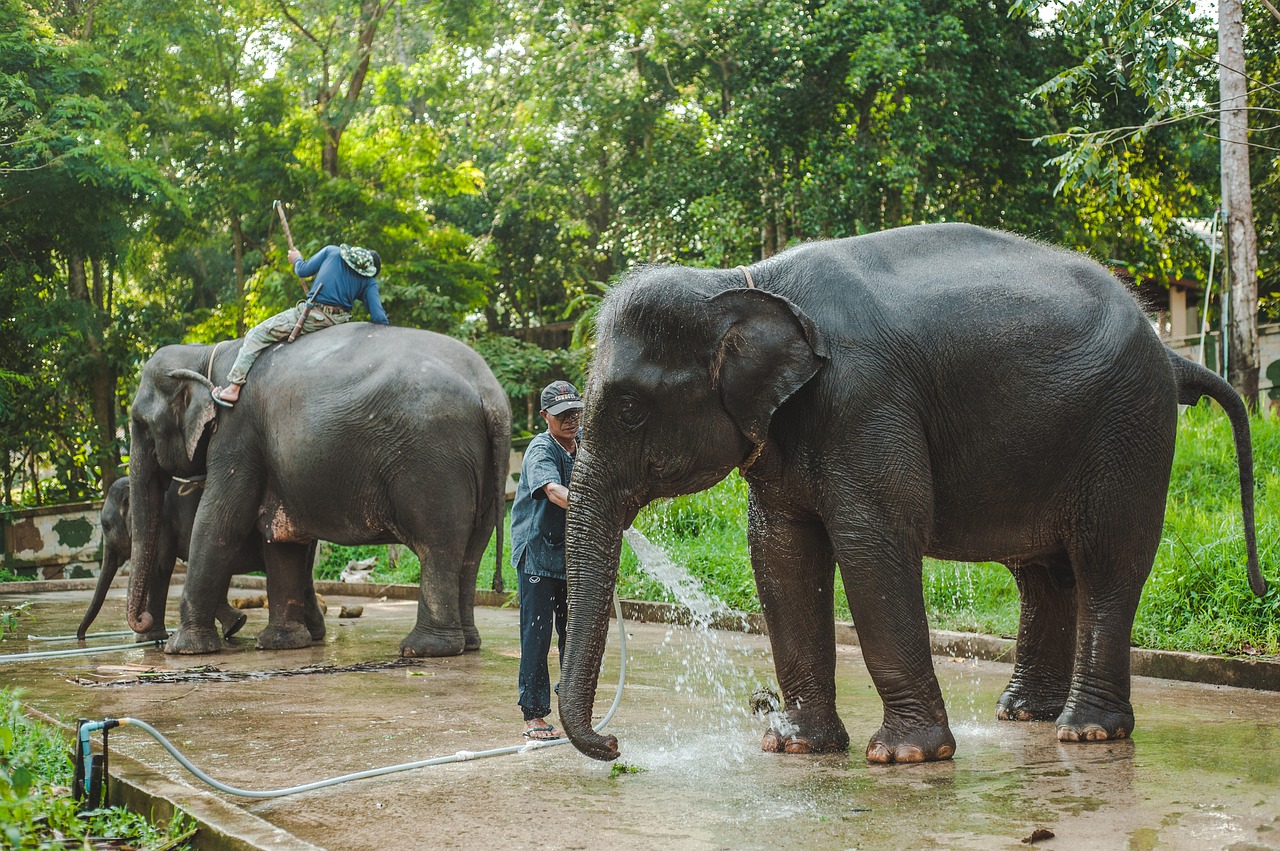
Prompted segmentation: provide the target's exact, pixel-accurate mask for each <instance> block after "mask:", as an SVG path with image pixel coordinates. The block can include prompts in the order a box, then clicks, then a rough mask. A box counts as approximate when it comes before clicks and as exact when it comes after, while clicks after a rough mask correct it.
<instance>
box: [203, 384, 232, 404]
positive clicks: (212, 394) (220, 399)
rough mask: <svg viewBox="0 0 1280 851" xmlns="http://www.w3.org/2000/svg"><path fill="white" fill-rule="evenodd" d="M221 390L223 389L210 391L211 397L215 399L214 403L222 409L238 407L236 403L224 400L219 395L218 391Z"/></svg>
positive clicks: (218, 388) (217, 388)
mask: <svg viewBox="0 0 1280 851" xmlns="http://www.w3.org/2000/svg"><path fill="white" fill-rule="evenodd" d="M221 389H222V388H221V387H215V388H213V389H212V390H210V391H209V395H210V396H212V397H213V401H215V402H217V403H218V404H219V405H221V406H222V407H224V408H234V407H235V406H236V403H235V402H228V401H227V400H226V399H223V398H222V397H221V396H219V395H218V391H219V390H221Z"/></svg>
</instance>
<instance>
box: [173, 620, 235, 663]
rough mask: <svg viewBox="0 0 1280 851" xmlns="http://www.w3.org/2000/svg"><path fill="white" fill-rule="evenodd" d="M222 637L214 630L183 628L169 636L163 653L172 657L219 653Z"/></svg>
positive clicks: (207, 628)
mask: <svg viewBox="0 0 1280 851" xmlns="http://www.w3.org/2000/svg"><path fill="white" fill-rule="evenodd" d="M221 650H222V636H221V635H219V634H218V631H217V630H216V629H212V628H209V627H205V628H198V627H193V626H184V627H182V628H181V629H179V630H178V631H177V632H175V633H174V634H173V635H171V636H169V643H168V644H166V645H165V646H164V652H165V653H169V654H174V655H183V656H198V655H200V654H202V653H219V652H221Z"/></svg>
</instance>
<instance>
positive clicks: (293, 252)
mask: <svg viewBox="0 0 1280 851" xmlns="http://www.w3.org/2000/svg"><path fill="white" fill-rule="evenodd" d="M301 259H302V252H301V251H299V250H298V249H296V248H290V249H289V263H290V264H293V263H297V262H298V261H299V260H301Z"/></svg>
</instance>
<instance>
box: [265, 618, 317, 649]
mask: <svg viewBox="0 0 1280 851" xmlns="http://www.w3.org/2000/svg"><path fill="white" fill-rule="evenodd" d="M311 641H312V638H311V630H309V629H307V627H306V626H305V625H303V624H300V623H293V624H283V625H280V624H273V625H271V626H268V627H267V628H266V629H264V630H263V631H262V632H260V633H258V640H257V642H256V643H255V644H254V647H255V648H257V649H258V650H301V649H302V648H304V647H310V646H311Z"/></svg>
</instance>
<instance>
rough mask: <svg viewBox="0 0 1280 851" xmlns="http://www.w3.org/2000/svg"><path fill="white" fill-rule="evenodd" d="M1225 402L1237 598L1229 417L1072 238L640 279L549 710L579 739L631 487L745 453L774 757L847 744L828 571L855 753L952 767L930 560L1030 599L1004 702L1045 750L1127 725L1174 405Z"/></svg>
mask: <svg viewBox="0 0 1280 851" xmlns="http://www.w3.org/2000/svg"><path fill="white" fill-rule="evenodd" d="M1204 395H1208V396H1210V397H1212V398H1213V399H1215V400H1216V401H1218V402H1219V403H1221V404H1222V406H1223V407H1224V408H1225V409H1226V411H1227V413H1228V415H1229V417H1230V420H1231V424H1232V428H1233V432H1234V437H1235V441H1236V446H1237V460H1238V464H1239V470H1240V480H1241V492H1242V497H1243V510H1244V517H1245V526H1244V532H1245V540H1246V543H1247V547H1248V572H1249V579H1250V583H1251V585H1252V587H1253V589H1254V591H1255V592H1256V593H1258V594H1262V593H1263V592H1264V591H1265V587H1266V586H1265V582H1264V581H1263V579H1262V576H1261V573H1260V571H1259V568H1258V562H1257V548H1256V543H1255V540H1254V528H1253V514H1252V512H1253V485H1252V481H1253V480H1252V456H1251V451H1252V450H1251V445H1250V438H1249V430H1248V419H1247V412H1246V410H1245V407H1244V405H1243V403H1242V401H1241V399H1240V398H1239V396H1238V395H1237V394H1236V393H1235V392H1234V391H1233V390H1232V389H1231V388H1230V386H1229V385H1227V384H1226V383H1225V382H1224V381H1223V380H1222V379H1221V378H1220V377H1218V376H1217V375H1215V374H1214V373H1212V372H1210V371H1209V370H1206V369H1204V368H1203V367H1200V366H1198V365H1196V364H1194V363H1191V362H1190V361H1187V360H1185V359H1183V358H1181V357H1179V356H1177V355H1175V354H1173V353H1172V352H1170V351H1169V350H1168V349H1166V348H1165V346H1164V345H1162V344H1161V342H1160V340H1159V339H1158V337H1157V335H1156V333H1155V331H1154V329H1153V328H1152V325H1151V323H1150V322H1149V321H1148V320H1147V318H1146V317H1145V316H1144V315H1143V313H1142V311H1141V309H1140V308H1139V306H1138V305H1137V303H1136V302H1135V300H1134V299H1133V297H1132V296H1131V295H1130V293H1129V292H1128V291H1126V289H1125V287H1124V286H1123V284H1121V283H1120V282H1119V281H1118V280H1117V279H1116V278H1115V277H1114V276H1113V275H1112V274H1111V273H1110V272H1109V271H1108V270H1106V269H1105V268H1103V267H1102V266H1100V265H1099V264H1098V263H1095V262H1093V261H1092V260H1090V259H1088V258H1086V257H1083V256H1081V255H1078V254H1074V253H1070V252H1066V251H1063V250H1059V249H1055V248H1051V247H1047V246H1044V245H1041V244H1037V243H1035V242H1032V241H1029V240H1026V239H1023V238H1020V237H1017V236H1014V235H1010V234H1006V233H1001V232H996V231H991V230H985V229H982V228H978V227H974V226H969V225H962V224H939V225H920V226H914V227H909V228H902V229H898V230H891V231H886V232H883V233H877V234H871V235H866V236H859V237H854V238H849V239H841V240H833V241H828V242H817V243H811V244H806V245H801V246H798V247H796V248H793V249H790V250H788V251H786V252H784V253H782V254H779V255H776V256H773V257H771V258H769V259H767V260H764V261H762V262H760V263H756V264H753V265H751V266H749V267H739V268H737V269H690V268H680V267H647V268H644V269H641V270H639V271H636V272H634V273H633V274H632V275H631V276H630V278H629V280H627V281H625V282H624V283H622V284H621V285H620V286H617V287H615V288H614V289H613V290H611V292H610V293H609V294H608V295H607V297H606V298H605V301H604V303H603V305H602V306H601V309H600V312H599V314H598V317H597V335H596V351H595V354H594V356H593V360H592V364H591V368H590V380H589V382H588V383H587V386H586V391H585V393H584V397H585V398H586V402H587V407H586V411H585V415H584V421H583V440H582V444H581V447H580V449H579V451H578V459H577V463H576V467H575V470H574V475H573V481H572V484H571V488H570V490H571V496H570V503H569V511H568V521H567V530H566V547H567V564H568V583H569V625H568V640H567V649H566V658H565V661H564V674H563V676H562V682H561V688H560V715H561V720H562V723H563V725H564V728H565V730H566V731H567V732H568V734H569V736H570V738H571V739H572V741H573V742H574V744H575V745H576V746H577V747H578V748H579V749H580V750H582V751H583V752H584V753H587V754H589V755H591V756H594V757H596V758H600V759H612V758H615V757H617V756H618V753H619V751H618V745H617V741H616V739H615V738H614V737H612V736H602V735H600V734H598V733H596V732H595V731H594V730H592V728H591V709H592V705H593V699H594V694H595V689H596V685H597V682H598V677H599V671H600V660H601V654H602V652H603V646H604V642H605V637H606V632H607V626H608V615H609V605H608V604H609V599H610V594H611V592H612V589H613V586H614V584H615V582H616V578H617V568H618V558H619V549H620V546H621V536H622V532H623V530H625V529H626V528H627V527H628V526H629V525H630V524H631V522H632V520H633V519H634V518H635V517H636V514H637V513H638V512H639V511H640V509H641V508H642V507H644V506H645V505H646V504H647V503H649V502H650V501H652V500H654V499H658V498H661V497H671V496H677V495H680V494H687V493H691V492H694V491H697V490H701V489H704V488H707V487H710V486H711V485H713V484H715V483H716V482H718V481H719V480H720V479H722V478H724V476H726V475H727V474H728V473H729V472H730V471H732V470H734V469H735V468H736V469H738V470H740V471H741V473H742V475H743V477H744V478H745V479H746V481H747V483H748V486H749V502H748V539H749V544H750V550H751V563H752V568H753V570H754V573H755V579H756V585H757V589H758V591H759V596H760V603H761V608H762V610H763V613H764V617H765V619H766V622H767V625H768V631H769V637H770V642H771V644H772V649H773V657H774V665H775V671H776V676H777V681H778V684H779V686H780V687H781V691H782V697H783V701H784V707H783V717H784V718H785V720H786V722H787V723H785V724H783V723H779V724H775V725H773V726H771V728H770V729H768V730H767V731H766V732H765V734H764V737H763V740H762V747H763V748H764V749H765V750H766V751H774V752H785V753H813V752H823V751H838V750H843V749H845V748H847V746H848V742H849V736H848V733H847V732H846V730H845V726H844V723H843V722H842V720H841V719H840V717H839V715H838V714H837V710H836V687H835V665H836V652H835V651H836V648H835V632H834V625H833V620H834V617H833V615H834V612H833V608H834V598H835V594H834V589H835V582H836V581H837V566H838V570H839V577H838V578H839V581H842V582H843V584H844V590H845V593H846V596H847V598H848V601H849V607H850V610H851V612H852V615H853V619H854V622H855V624H856V627H857V631H858V636H859V640H860V643H861V647H862V654H863V657H864V659H865V662H866V665H867V668H868V670H869V672H870V674H871V678H872V680H873V682H874V683H875V686H876V689H877V690H878V691H879V694H880V697H881V699H882V701H883V704H884V717H883V722H882V725H881V726H880V728H879V729H878V730H877V731H876V732H875V733H874V734H873V735H872V736H871V739H870V741H869V742H868V744H867V749H866V756H867V759H868V760H870V761H872V762H879V763H889V762H920V761H927V760H941V759H948V758H950V757H951V756H952V754H953V753H954V752H955V748H956V742H955V738H954V736H953V734H952V731H951V728H950V725H949V723H948V718H947V711H946V707H945V705H944V702H943V698H942V693H941V691H940V689H939V686H938V680H937V678H936V676H935V674H934V671H933V666H932V659H931V656H930V644H929V634H928V623H927V620H926V616H925V608H924V602H923V593H922V559H923V558H924V557H925V556H931V557H933V558H938V559H948V560H963V561H995V562H1001V563H1003V564H1005V565H1006V566H1007V567H1008V568H1009V570H1010V571H1012V573H1013V576H1014V578H1015V580H1016V583H1017V586H1018V589H1019V593H1020V596H1021V613H1020V625H1019V630H1018V645H1017V661H1016V665H1015V667H1014V671H1013V676H1012V680H1011V681H1010V683H1009V686H1008V688H1007V689H1006V690H1005V692H1004V694H1003V695H1002V696H1001V697H1000V699H999V703H998V707H997V714H998V716H999V717H1000V718H1004V719H1009V720H1015V721H1026V720H1045V721H1053V722H1054V723H1055V725H1056V729H1057V736H1058V738H1059V739H1060V740H1063V741H1072V742H1076V741H1093V740H1108V739H1117V738H1123V737H1126V736H1128V735H1129V734H1130V732H1131V731H1132V729H1133V725H1134V716H1133V708H1132V705H1131V703H1130V699H1129V695H1130V692H1129V688H1130V686H1129V644H1130V632H1131V628H1132V625H1133V619H1134V614H1135V611H1136V609H1137V606H1138V601H1139V596H1140V595H1141V592H1142V586H1143V583H1144V581H1145V580H1146V577H1147V574H1148V572H1149V571H1150V569H1151V565H1152V562H1153V560H1154V557H1155V554H1156V550H1157V547H1158V546H1159V543H1160V538H1161V528H1162V521H1163V516H1164V507H1165V497H1166V491H1167V488H1168V483H1169V476H1170V468H1171V464H1172V459H1173V449H1174V440H1175V433H1176V420H1177V416H1178V405H1179V404H1180V403H1181V404H1190V403H1193V402H1195V401H1196V400H1198V399H1199V398H1200V397H1201V396H1204Z"/></svg>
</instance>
